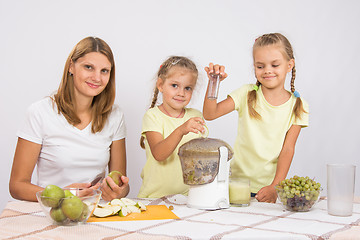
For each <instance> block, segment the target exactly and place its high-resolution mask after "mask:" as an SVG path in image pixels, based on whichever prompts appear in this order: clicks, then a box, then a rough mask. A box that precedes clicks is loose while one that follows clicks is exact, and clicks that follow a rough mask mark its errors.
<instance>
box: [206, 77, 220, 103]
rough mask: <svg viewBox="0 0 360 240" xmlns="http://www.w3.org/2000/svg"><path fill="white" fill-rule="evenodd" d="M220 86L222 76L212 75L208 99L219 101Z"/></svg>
mask: <svg viewBox="0 0 360 240" xmlns="http://www.w3.org/2000/svg"><path fill="white" fill-rule="evenodd" d="M219 85H220V74H210V77H209V90H208V98H209V99H217V97H218V93H219Z"/></svg>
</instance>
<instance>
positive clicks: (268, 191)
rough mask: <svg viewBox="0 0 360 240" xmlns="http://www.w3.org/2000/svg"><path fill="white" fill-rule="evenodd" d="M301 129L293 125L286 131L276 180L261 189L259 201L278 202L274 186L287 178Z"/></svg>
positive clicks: (258, 196) (258, 195)
mask: <svg viewBox="0 0 360 240" xmlns="http://www.w3.org/2000/svg"><path fill="white" fill-rule="evenodd" d="M300 130H301V126H299V125H292V126H291V127H290V129H289V130H288V132H287V133H286V136H285V141H284V144H283V147H282V149H281V152H280V154H279V159H278V163H277V167H276V173H275V177H274V180H273V181H272V183H271V184H270V185H269V186H266V187H263V188H262V189H260V190H259V192H258V193H257V195H256V196H255V198H256V199H257V200H258V201H259V202H273V203H274V202H276V197H277V195H276V191H275V188H274V187H275V186H276V185H277V184H278V183H279V182H281V181H282V180H284V179H285V178H286V175H287V173H288V171H289V168H290V165H291V161H292V159H293V156H294V152H295V144H296V141H297V139H298V136H299V134H300Z"/></svg>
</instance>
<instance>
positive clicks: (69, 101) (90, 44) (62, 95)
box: [53, 37, 115, 133]
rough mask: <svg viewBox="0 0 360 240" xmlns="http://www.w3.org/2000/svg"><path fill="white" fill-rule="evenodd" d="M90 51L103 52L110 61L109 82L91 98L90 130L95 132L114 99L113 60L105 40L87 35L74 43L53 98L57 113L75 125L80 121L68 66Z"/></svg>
mask: <svg viewBox="0 0 360 240" xmlns="http://www.w3.org/2000/svg"><path fill="white" fill-rule="evenodd" d="M91 52H99V53H102V54H104V55H105V56H106V57H107V59H108V60H109V62H110V63H111V70H110V79H109V82H108V84H107V85H106V87H105V89H104V90H103V91H102V92H101V93H100V94H99V95H97V96H95V97H94V98H93V101H92V104H91V110H92V125H91V132H92V133H96V132H100V131H101V130H102V129H103V128H104V125H105V123H106V121H107V119H108V117H109V115H110V113H111V110H112V106H113V104H114V101H115V62H114V56H113V53H112V51H111V48H110V47H109V45H108V44H107V43H106V42H105V41H103V40H102V39H100V38H97V37H87V38H84V39H82V40H81V41H80V42H78V43H77V44H76V45H75V47H74V48H73V49H72V51H71V52H70V54H69V56H68V58H67V60H66V62H65V67H64V72H63V76H62V80H61V83H60V86H59V88H58V90H57V93H56V94H55V95H54V99H53V100H54V102H55V103H56V105H57V109H58V113H59V114H60V113H61V114H63V115H64V117H65V118H66V120H67V121H68V122H69V124H71V125H74V126H75V125H77V124H79V123H81V120H80V118H79V117H78V116H77V114H76V109H75V107H76V105H75V93H74V81H73V76H72V74H70V72H69V68H70V64H71V62H72V63H75V62H76V61H77V60H78V59H79V58H81V57H83V56H85V55H86V54H88V53H91Z"/></svg>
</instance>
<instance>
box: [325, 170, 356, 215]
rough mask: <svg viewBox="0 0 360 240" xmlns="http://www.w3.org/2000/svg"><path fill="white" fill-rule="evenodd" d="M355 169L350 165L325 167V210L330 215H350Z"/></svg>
mask: <svg viewBox="0 0 360 240" xmlns="http://www.w3.org/2000/svg"><path fill="white" fill-rule="evenodd" d="M355 168H356V167H355V166H354V165H350V164H328V165H327V210H328V213H329V214H330V215H335V216H343V217H345V216H351V215H352V212H353V201H354V189H355Z"/></svg>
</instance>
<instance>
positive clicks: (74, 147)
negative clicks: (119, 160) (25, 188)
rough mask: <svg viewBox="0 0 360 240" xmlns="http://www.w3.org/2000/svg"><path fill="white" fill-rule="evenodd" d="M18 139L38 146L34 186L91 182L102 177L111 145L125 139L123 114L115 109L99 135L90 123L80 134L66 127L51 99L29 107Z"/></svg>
mask: <svg viewBox="0 0 360 240" xmlns="http://www.w3.org/2000/svg"><path fill="white" fill-rule="evenodd" d="M17 135H18V137H19V138H23V139H25V140H28V141H31V142H34V143H37V144H41V151H40V155H39V159H38V161H37V177H38V178H37V185H39V186H41V187H45V186H47V185H48V184H54V185H57V186H59V187H65V186H67V185H69V184H72V183H84V182H91V181H92V180H93V179H94V178H95V177H96V176H98V175H105V170H106V167H107V165H108V163H109V160H110V146H111V144H112V142H113V141H116V140H120V139H123V138H125V136H126V127H125V120H124V114H123V113H122V112H121V110H120V108H119V107H118V106H117V105H114V106H113V109H112V112H111V114H110V116H109V118H108V121H107V123H106V124H105V126H104V128H103V130H102V131H101V132H97V133H95V134H94V133H92V132H91V123H90V124H89V125H88V126H87V127H85V128H84V129H82V130H79V129H78V128H76V127H74V126H73V125H71V124H69V123H68V122H67V120H66V119H65V117H64V116H63V115H62V114H61V113H60V114H59V113H58V111H57V106H56V103H55V102H53V100H52V99H51V98H50V97H47V98H44V99H42V100H40V101H38V102H36V103H34V104H32V105H31V106H30V107H29V108H28V111H27V116H26V119H25V122H24V124H23V126H22V127H21V128H20V130H19V131H18V133H17Z"/></svg>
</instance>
